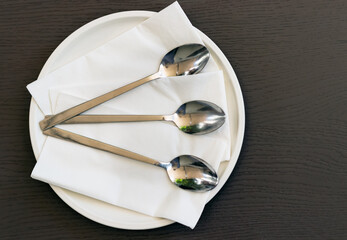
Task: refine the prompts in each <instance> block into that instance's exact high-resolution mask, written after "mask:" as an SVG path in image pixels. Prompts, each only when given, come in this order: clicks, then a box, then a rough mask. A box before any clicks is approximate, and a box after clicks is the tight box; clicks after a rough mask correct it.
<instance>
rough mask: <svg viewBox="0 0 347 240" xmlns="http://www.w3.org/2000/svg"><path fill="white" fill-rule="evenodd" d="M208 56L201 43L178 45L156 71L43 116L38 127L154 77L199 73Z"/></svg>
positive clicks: (104, 100)
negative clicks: (65, 108) (47, 116)
mask: <svg viewBox="0 0 347 240" xmlns="http://www.w3.org/2000/svg"><path fill="white" fill-rule="evenodd" d="M209 57H210V54H209V51H208V50H207V48H206V47H205V46H203V45H201V44H187V45H182V46H179V47H177V48H175V49H173V50H171V51H170V52H168V53H167V54H166V55H165V56H164V58H163V59H162V61H161V63H160V66H159V70H158V72H156V73H154V74H152V75H149V76H147V77H145V78H142V79H140V80H138V81H135V82H132V83H130V84H128V85H125V86H123V87H121V88H118V89H116V90H113V91H111V92H108V93H106V94H104V95H101V96H99V97H96V98H94V99H91V100H89V101H86V102H84V103H82V104H80V105H77V106H75V107H72V108H69V109H67V110H65V111H63V112H61V113H58V114H56V115H52V116H51V117H49V118H45V119H43V120H42V121H41V122H40V128H41V129H42V130H45V129H48V128H51V127H53V126H55V125H57V124H59V123H62V122H64V121H65V120H67V119H70V118H72V117H74V116H76V115H78V114H80V113H83V112H85V111H87V110H89V109H91V108H93V107H95V106H97V105H99V104H101V103H104V102H106V101H108V100H110V99H112V98H114V97H117V96H119V95H121V94H123V93H125V92H128V91H130V90H132V89H134V88H136V87H138V86H140V85H142V84H144V83H147V82H149V81H152V80H154V79H158V78H162V77H170V76H181V75H189V74H195V73H199V72H200V71H201V70H202V69H203V68H204V67H205V65H206V64H207V62H208V59H209ZM134 71H136V66H134Z"/></svg>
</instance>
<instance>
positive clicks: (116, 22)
mask: <svg viewBox="0 0 347 240" xmlns="http://www.w3.org/2000/svg"><path fill="white" fill-rule="evenodd" d="M153 14H155V13H154V12H149V11H129V12H120V13H114V14H111V15H107V16H105V17H101V18H98V19H96V20H94V21H92V22H90V23H88V24H86V25H84V26H82V27H81V28H79V29H78V30H76V31H75V32H73V33H72V34H71V35H70V36H69V37H67V38H66V39H65V40H64V41H63V42H62V43H61V44H60V45H59V46H58V47H57V48H56V49H55V51H54V52H53V53H52V55H51V56H50V57H49V58H48V60H47V62H46V63H45V65H44V67H43V68H42V70H41V72H40V75H39V78H42V77H43V76H45V75H47V74H48V73H50V72H52V71H53V70H55V69H57V68H59V67H61V66H63V65H64V64H66V63H68V62H70V61H72V60H73V59H75V58H77V57H79V56H81V55H84V54H85V53H87V52H89V51H90V50H92V49H94V48H96V47H97V46H99V45H101V44H103V43H105V42H107V41H108V40H110V39H112V38H114V37H116V36H118V35H120V34H121V33H123V32H125V31H127V30H129V29H130V28H132V27H134V26H136V25H138V24H139V23H141V22H143V21H144V20H146V19H147V18H149V17H150V16H152V15H153ZM198 32H199V35H200V37H201V38H202V40H203V42H204V43H205V45H206V47H207V48H208V49H209V51H210V52H211V54H212V56H213V58H214V59H215V61H216V62H217V64H218V67H219V68H220V69H222V70H223V71H224V77H225V81H226V94H227V98H228V111H229V116H230V117H229V118H230V127H231V136H232V146H231V149H232V155H231V157H230V161H227V162H224V163H222V164H221V166H220V168H219V169H218V173H219V176H220V183H219V184H218V186H217V187H216V188H215V189H213V190H212V191H211V193H210V197H209V200H211V199H212V198H213V197H214V196H215V195H216V194H217V192H218V191H219V190H220V189H221V188H222V186H223V185H224V183H225V182H226V180H227V179H228V177H229V176H230V174H231V172H232V170H233V168H234V166H235V164H236V161H237V158H238V156H239V153H240V150H241V145H242V141H243V135H244V128H245V112H244V103H243V98H242V93H241V89H240V85H239V83H238V80H237V77H236V75H235V73H234V70H233V68H232V67H231V65H230V63H229V62H228V60H227V59H226V57H225V56H224V54H223V53H222V51H221V50H220V49H219V48H218V47H217V46H216V44H215V43H214V42H212V40H211V39H209V38H208V37H207V36H206V35H205V34H203V33H202V32H200V31H199V30H198ZM42 119H43V113H42V112H41V111H40V109H39V107H38V106H37V104H36V103H35V101H34V100H33V99H32V101H31V105H30V114H29V128H30V137H31V143H32V146H33V151H34V154H35V157H36V159H38V158H39V154H40V151H41V149H42V147H43V144H44V142H45V139H46V137H45V136H44V135H43V134H42V132H41V130H40V128H39V125H38V123H39V121H40V120H42ZM51 187H52V189H53V190H54V191H55V192H56V193H57V194H58V196H59V197H60V198H61V199H62V200H63V201H64V202H65V203H67V204H68V205H69V206H70V207H71V208H73V209H74V210H76V211H77V212H78V213H80V214H82V215H84V216H85V217H87V218H90V219H92V220H94V221H96V222H99V223H101V224H104V225H108V226H111V227H116V228H123V229H151V228H158V227H162V226H166V225H169V224H171V223H173V222H172V221H170V220H167V219H162V218H155V217H150V216H147V215H144V214H141V213H137V212H134V211H131V210H127V209H123V208H120V207H117V206H114V205H111V204H108V203H104V202H102V201H99V200H96V199H92V198H89V197H86V196H83V195H80V194H77V193H74V192H71V191H68V190H65V189H63V188H60V187H56V186H53V185H51Z"/></svg>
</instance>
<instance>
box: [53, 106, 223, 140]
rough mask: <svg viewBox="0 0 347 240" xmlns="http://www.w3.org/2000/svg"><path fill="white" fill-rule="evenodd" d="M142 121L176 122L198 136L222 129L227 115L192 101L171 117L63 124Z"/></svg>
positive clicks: (84, 118)
mask: <svg viewBox="0 0 347 240" xmlns="http://www.w3.org/2000/svg"><path fill="white" fill-rule="evenodd" d="M48 117H49V116H48ZM140 121H170V122H174V123H175V124H176V126H177V127H178V128H179V129H180V130H181V131H183V132H185V133H189V134H196V135H198V134H206V133H210V132H213V131H215V130H216V129H218V128H220V127H221V126H222V125H223V123H224V121H225V114H224V112H223V110H222V109H221V108H220V107H218V106H217V105H216V104H214V103H211V102H207V101H191V102H187V103H184V104H182V105H181V106H180V107H179V108H178V109H177V111H176V112H175V113H173V114H171V115H78V116H75V117H73V118H70V119H68V120H66V121H64V122H63V123H62V124H75V123H109V122H140Z"/></svg>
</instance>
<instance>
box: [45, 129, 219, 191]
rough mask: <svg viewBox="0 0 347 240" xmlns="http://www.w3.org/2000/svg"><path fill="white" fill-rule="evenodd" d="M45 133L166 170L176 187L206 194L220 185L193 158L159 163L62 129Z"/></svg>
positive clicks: (206, 167)
mask: <svg viewBox="0 0 347 240" xmlns="http://www.w3.org/2000/svg"><path fill="white" fill-rule="evenodd" d="M43 133H44V134H45V135H48V136H52V137H55V138H60V139H63V140H68V141H71V142H75V143H79V144H82V145H85V146H89V147H92V148H96V149H99V150H103V151H106V152H110V153H114V154H117V155H120V156H123V157H128V158H132V159H134V160H138V161H141V162H145V163H149V164H153V165H155V166H158V167H162V168H164V169H165V170H166V172H167V174H168V176H169V178H170V180H171V182H172V183H174V184H175V185H176V186H178V187H180V188H183V189H187V190H191V191H196V192H206V191H209V190H212V189H213V188H214V187H215V186H217V184H218V176H217V173H216V171H215V170H213V168H212V167H211V166H210V165H209V164H208V163H207V162H205V161H204V160H202V159H200V158H198V157H195V156H191V155H182V156H179V157H176V158H175V159H173V160H172V161H170V162H159V161H156V160H154V159H152V158H148V157H145V156H142V155H140V154H137V153H134V152H130V151H128V150H125V149H122V148H118V147H115V146H112V145H110V144H106V143H103V142H100V141H97V140H94V139H91V138H88V137H84V136H81V135H79V134H76V133H72V132H69V131H66V130H63V129H60V128H56V127H53V128H49V129H47V130H44V131H43Z"/></svg>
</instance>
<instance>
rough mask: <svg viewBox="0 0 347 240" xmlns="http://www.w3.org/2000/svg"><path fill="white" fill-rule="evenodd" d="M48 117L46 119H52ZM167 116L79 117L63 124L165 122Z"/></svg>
mask: <svg viewBox="0 0 347 240" xmlns="http://www.w3.org/2000/svg"><path fill="white" fill-rule="evenodd" d="M50 116H52V115H48V116H46V117H50ZM163 120H165V116H161V115H78V116H74V117H72V118H70V119H68V120H65V121H64V122H62V123H61V124H76V123H111V122H145V121H163Z"/></svg>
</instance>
